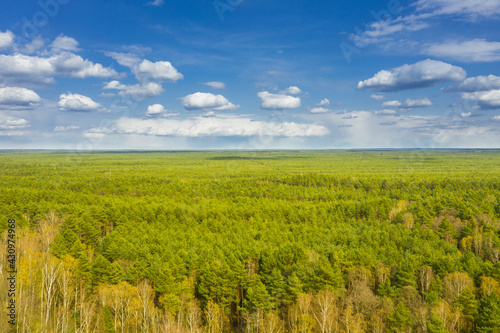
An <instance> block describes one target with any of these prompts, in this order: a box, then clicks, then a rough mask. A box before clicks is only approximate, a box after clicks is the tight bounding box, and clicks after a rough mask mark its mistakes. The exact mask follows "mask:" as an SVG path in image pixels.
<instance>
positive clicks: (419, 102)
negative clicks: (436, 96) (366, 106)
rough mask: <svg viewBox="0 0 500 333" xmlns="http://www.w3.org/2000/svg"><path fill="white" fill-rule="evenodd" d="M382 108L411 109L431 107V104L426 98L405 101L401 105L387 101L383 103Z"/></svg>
mask: <svg viewBox="0 0 500 333" xmlns="http://www.w3.org/2000/svg"><path fill="white" fill-rule="evenodd" d="M382 106H383V107H387V108H401V109H411V108H423V107H426V106H432V102H431V100H430V99H428V98H422V99H407V100H406V101H404V102H403V103H402V102H400V101H387V102H385V103H383V104H382Z"/></svg>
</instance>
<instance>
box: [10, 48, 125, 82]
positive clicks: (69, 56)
mask: <svg viewBox="0 0 500 333" xmlns="http://www.w3.org/2000/svg"><path fill="white" fill-rule="evenodd" d="M58 75H61V76H70V77H74V78H81V79H83V78H88V77H97V78H110V77H119V76H120V75H119V74H118V73H117V72H116V71H115V70H114V69H112V68H109V67H104V66H103V65H101V64H96V63H93V62H92V61H90V60H87V59H83V58H82V57H80V56H78V55H75V54H73V53H70V52H62V53H60V54H56V55H53V56H50V57H39V56H27V55H23V54H13V55H4V54H0V82H2V81H3V82H4V83H8V82H32V83H53V82H54V79H53V76H58Z"/></svg>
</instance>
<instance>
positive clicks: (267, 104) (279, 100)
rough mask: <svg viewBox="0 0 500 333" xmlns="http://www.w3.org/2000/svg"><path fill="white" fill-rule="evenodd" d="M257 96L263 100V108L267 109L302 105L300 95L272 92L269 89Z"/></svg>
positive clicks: (291, 107)
mask: <svg viewBox="0 0 500 333" xmlns="http://www.w3.org/2000/svg"><path fill="white" fill-rule="evenodd" d="M257 96H258V97H259V98H260V99H261V100H262V104H261V108H263V109H266V110H282V109H296V108H299V107H300V106H301V101H300V98H299V97H293V96H289V95H283V94H271V93H270V92H268V91H261V92H259V93H257Z"/></svg>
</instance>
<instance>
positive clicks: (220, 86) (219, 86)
mask: <svg viewBox="0 0 500 333" xmlns="http://www.w3.org/2000/svg"><path fill="white" fill-rule="evenodd" d="M203 84H204V85H206V86H209V87H210V88H213V89H225V88H226V84H225V83H224V82H217V81H211V82H205V83H203Z"/></svg>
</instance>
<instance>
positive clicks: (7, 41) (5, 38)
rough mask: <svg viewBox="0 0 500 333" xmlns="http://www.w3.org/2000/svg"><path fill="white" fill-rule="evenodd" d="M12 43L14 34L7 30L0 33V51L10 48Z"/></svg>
mask: <svg viewBox="0 0 500 333" xmlns="http://www.w3.org/2000/svg"><path fill="white" fill-rule="evenodd" d="M13 41H14V34H13V33H12V31H10V30H7V31H5V32H0V49H4V48H7V47H9V46H11V45H12V42H13Z"/></svg>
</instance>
